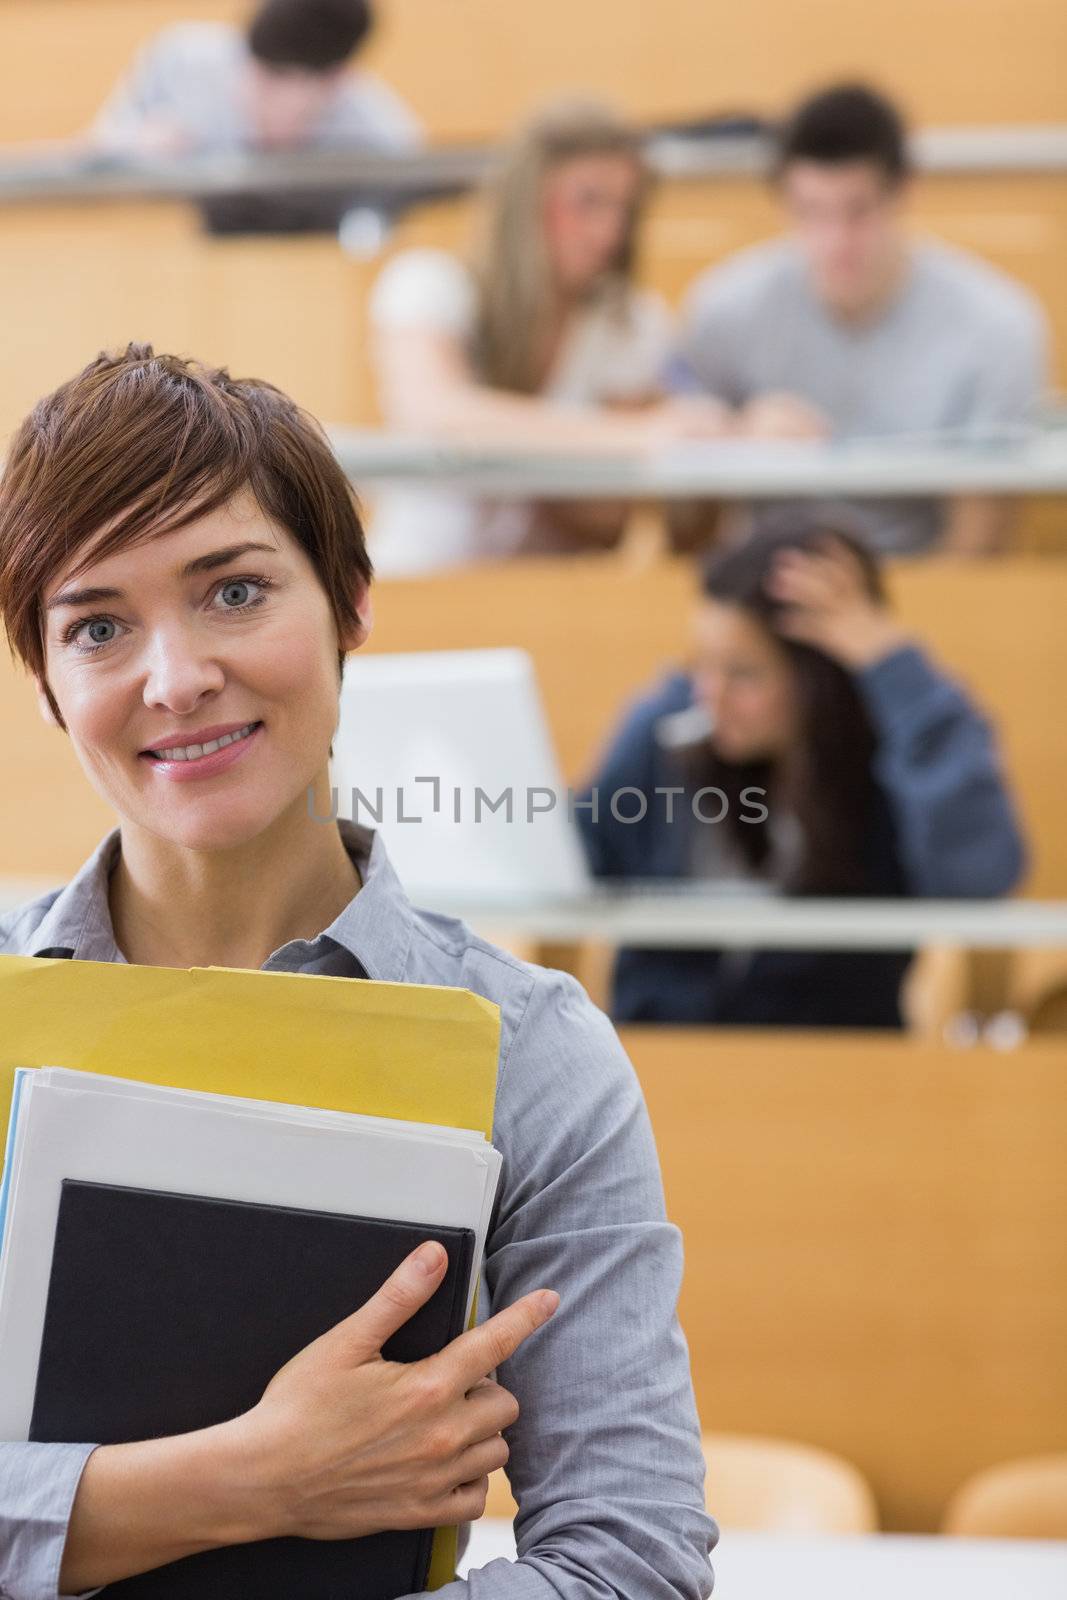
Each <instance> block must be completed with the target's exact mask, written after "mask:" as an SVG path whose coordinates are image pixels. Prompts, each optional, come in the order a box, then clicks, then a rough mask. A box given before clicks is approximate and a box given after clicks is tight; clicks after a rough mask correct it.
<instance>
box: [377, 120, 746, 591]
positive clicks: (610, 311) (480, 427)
mask: <svg viewBox="0 0 1067 1600" xmlns="http://www.w3.org/2000/svg"><path fill="white" fill-rule="evenodd" d="M648 186H649V175H648V172H647V170H646V168H645V165H644V162H643V160H642V156H641V147H640V141H639V138H638V136H637V135H636V134H635V133H634V132H632V131H631V130H630V129H629V128H628V127H627V126H626V125H625V124H624V123H623V122H621V121H620V120H619V119H618V118H617V117H616V116H615V115H614V114H613V113H612V112H611V111H608V110H606V109H604V108H603V107H600V106H597V105H588V104H584V103H577V102H570V103H566V104H557V105H555V106H553V107H551V108H549V109H548V110H546V111H544V112H542V113H541V115H539V116H538V117H536V118H535V119H534V120H533V121H532V122H531V123H530V124H529V125H528V126H527V127H526V128H524V129H523V130H522V131H521V132H520V133H519V135H518V137H517V138H516V139H515V141H514V142H513V144H512V145H511V147H510V149H509V150H508V151H507V152H506V153H505V156H504V160H503V163H502V167H501V169H500V171H499V175H498V177H497V179H496V182H495V184H494V185H493V187H492V189H491V191H490V193H489V196H488V198H487V202H486V206H485V214H484V217H483V228H482V238H481V243H480V248H479V249H478V251H477V253H476V254H475V256H474V257H473V259H472V260H471V261H469V262H468V261H465V260H461V259H459V258H458V257H456V256H453V255H450V254H448V253H447V252H445V251H442V250H429V249H417V250H416V249H412V250H407V251H404V252H402V253H401V254H399V255H397V256H394V258H393V259H392V260H391V261H390V262H389V263H388V265H387V266H386V267H385V268H384V270H383V271H382V273H381V275H380V276H379V279H378V282H377V284H376V285H375V288H374V291H373V295H372V298H371V304H370V319H371V326H372V333H373V338H374V353H375V360H376V367H377V377H378V386H379V400H380V404H381V410H382V413H383V416H384V419H385V421H386V423H387V424H388V425H390V426H392V427H393V428H396V429H398V430H400V431H403V432H407V433H413V434H420V435H431V436H433V437H436V438H440V439H446V440H449V441H452V442H464V441H467V442H474V443H477V444H486V443H491V444H493V445H495V446H501V445H504V446H507V445H515V446H516V447H518V448H521V449H536V448H541V449H544V450H549V451H551V450H557V451H558V450H561V449H562V450H566V449H571V448H574V447H582V446H584V447H585V448H587V449H590V450H610V449H619V450H624V451H630V452H632V451H634V450H640V449H643V448H645V447H648V446H654V445H655V444H657V443H662V442H667V441H670V440H671V439H676V438H681V437H685V436H687V435H692V434H697V435H703V436H709V435H710V436H714V435H717V434H718V433H720V432H721V431H723V429H724V427H726V426H727V424H726V420H725V408H723V407H722V406H720V405H718V404H716V403H714V402H711V401H708V400H697V401H694V400H693V399H688V400H684V399H683V400H679V399H673V400H672V399H666V398H664V397H663V394H662V387H661V374H662V370H663V367H664V363H665V360H666V358H667V354H668V351H669V349H670V343H671V338H672V324H671V317H670V313H669V312H668V309H667V306H666V304H665V302H664V301H663V300H661V299H660V298H659V296H657V295H654V294H651V293H649V292H647V291H643V290H638V289H637V288H635V287H634V283H633V272H634V258H635V254H636V247H637V235H638V229H639V225H640V219H641V214H642V208H643V205H644V201H645V197H646V194H647V191H648ZM623 517H624V511H623V509H622V508H621V507H620V506H618V505H611V506H605V505H601V504H594V505H589V504H583V505H566V506H563V505H560V504H558V503H557V504H556V505H554V506H553V507H552V508H551V510H550V511H549V510H547V509H546V508H544V507H537V508H535V507H533V506H530V505H528V504H515V503H507V504H503V503H501V502H496V503H493V504H485V503H481V504H479V503H476V502H473V501H470V500H467V499H465V498H463V497H461V496H457V495H448V496H446V495H444V494H438V493H433V494H431V493H428V492H426V491H419V490H410V489H405V490H399V489H398V490H393V491H390V492H389V493H388V494H383V495H382V496H381V497H380V499H379V501H378V504H377V506H376V508H375V515H374V519H373V526H372V534H371V551H372V554H373V557H374V563H375V567H376V569H377V571H378V572H379V573H380V574H382V575H386V574H389V573H394V574H395V573H399V572H415V571H420V570H424V569H429V568H435V567H447V566H451V565H457V564H460V563H463V562H466V561H472V560H476V559H480V558H481V559H484V558H493V557H503V556H509V555H512V554H515V553H518V552H520V551H521V552H529V551H533V550H536V551H546V550H576V549H583V548H587V547H590V546H593V547H596V546H602V545H604V544H610V543H612V542H613V541H614V540H615V539H616V538H617V537H618V535H619V532H620V530H621V526H622V522H623Z"/></svg>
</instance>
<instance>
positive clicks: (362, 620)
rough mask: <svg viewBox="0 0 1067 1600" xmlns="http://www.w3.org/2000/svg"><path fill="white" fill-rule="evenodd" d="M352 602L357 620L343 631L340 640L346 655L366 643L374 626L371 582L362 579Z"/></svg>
mask: <svg viewBox="0 0 1067 1600" xmlns="http://www.w3.org/2000/svg"><path fill="white" fill-rule="evenodd" d="M352 603H353V609H354V610H355V613H356V618H357V620H356V622H355V623H353V625H352V626H351V627H350V628H348V629H346V630H345V631H344V632H343V633H342V635H341V638H340V641H339V642H340V647H341V649H342V650H343V651H344V652H345V654H346V655H347V654H348V652H349V651H350V650H358V649H359V647H360V645H363V644H366V642H367V640H368V639H369V638H370V633H371V629H372V628H373V626H374V602H373V600H372V599H371V592H370V584H369V583H367V582H366V581H365V580H362V581H361V582H360V583H359V584H358V585H357V587H356V589H355V590H354V592H353V595H352Z"/></svg>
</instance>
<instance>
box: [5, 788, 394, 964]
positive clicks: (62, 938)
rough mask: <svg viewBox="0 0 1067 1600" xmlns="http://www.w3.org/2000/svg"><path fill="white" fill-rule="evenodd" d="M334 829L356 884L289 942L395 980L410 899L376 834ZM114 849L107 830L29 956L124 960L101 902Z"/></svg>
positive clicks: (116, 844) (353, 826)
mask: <svg viewBox="0 0 1067 1600" xmlns="http://www.w3.org/2000/svg"><path fill="white" fill-rule="evenodd" d="M337 826H338V828H339V829H340V832H341V838H342V840H343V841H344V845H345V848H346V850H347V851H348V853H349V855H350V856H351V857H352V860H353V861H354V863H355V865H356V867H357V869H358V871H359V875H360V878H361V880H362V884H363V887H362V888H361V889H359V890H357V892H356V893H355V894H354V895H353V897H352V899H351V900H350V901H349V902H348V904H347V905H346V906H345V907H344V909H343V910H342V911H341V912H340V913H339V915H338V916H336V917H335V918H334V920H333V921H332V922H331V923H330V925H329V927H327V928H324V929H323V931H322V933H320V934H319V935H318V936H317V938H315V939H312V940H294V941H291V943H292V945H293V946H297V947H304V948H306V949H307V950H308V951H309V954H310V952H311V951H313V950H314V948H315V947H316V946H318V945H319V944H320V941H322V940H325V939H330V940H332V941H333V943H334V944H336V945H340V946H341V947H342V948H343V949H345V950H347V951H348V952H349V954H350V955H351V956H352V957H353V959H354V960H355V961H356V963H357V964H358V965H359V966H360V967H362V968H363V970H364V971H365V972H366V974H367V976H368V977H369V978H374V979H377V980H378V981H380V982H382V983H402V982H403V981H404V975H405V972H406V970H407V965H408V953H409V951H410V948H411V938H412V930H413V926H414V912H413V909H412V906H411V902H410V901H409V900H408V898H407V895H406V894H405V893H404V890H403V888H402V887H401V884H400V880H399V878H398V877H397V875H396V872H395V871H394V869H393V864H392V862H391V861H390V860H389V856H388V853H387V851H386V848H385V842H384V840H383V839H382V836H381V834H380V833H378V832H377V831H376V830H375V829H373V828H364V827H361V826H360V825H359V824H357V823H355V822H353V821H352V820H351V819H350V818H347V817H338V818H337ZM121 847H122V835H121V832H120V830H119V829H118V828H112V830H111V832H110V833H109V834H107V835H105V837H104V838H103V839H101V841H100V843H99V844H98V845H97V847H96V849H95V850H94V851H93V853H92V855H91V856H90V857H89V859H88V860H87V861H86V862H84V864H83V865H82V866H81V867H80V868H79V869H78V871H77V873H76V874H75V876H74V877H73V878H72V879H71V880H70V882H69V883H68V884H66V885H65V886H64V888H62V889H61V890H60V892H59V894H58V895H57V896H56V898H55V900H54V901H53V902H52V904H51V906H49V908H48V910H47V911H46V912H45V915H44V916H43V917H42V919H41V922H40V923H39V925H38V928H37V931H36V934H35V936H34V940H33V954H34V955H45V954H48V953H55V952H56V951H58V950H63V951H67V950H69V951H70V952H71V954H72V956H73V957H74V959H75V960H77V961H125V960H126V957H125V956H124V955H123V954H122V951H121V950H120V949H119V948H118V946H117V944H116V943H115V932H114V928H113V927H112V923H111V907H110V905H109V902H108V881H109V879H110V876H111V872H112V869H113V868H114V866H115V863H116V862H117V860H118V858H119V852H120V850H121ZM283 948H285V949H289V948H290V947H289V946H285V947H283ZM274 954H278V952H274Z"/></svg>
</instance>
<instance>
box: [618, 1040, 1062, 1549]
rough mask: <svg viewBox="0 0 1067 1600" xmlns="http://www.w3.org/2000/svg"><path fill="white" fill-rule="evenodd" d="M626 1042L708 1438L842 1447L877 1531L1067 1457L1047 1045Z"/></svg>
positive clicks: (1058, 1150)
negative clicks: (679, 1254) (733, 1436)
mask: <svg viewBox="0 0 1067 1600" xmlns="http://www.w3.org/2000/svg"><path fill="white" fill-rule="evenodd" d="M623 1042H624V1043H625V1045H626V1047H627V1049H628V1050H629V1052H630V1055H631V1057H632V1059H633V1061H634V1063H635V1065H636V1068H637V1071H638V1075H639V1077H640V1079H641V1083H642V1085H643V1088H644V1091H645V1095H646V1098H647V1101H648V1105H649V1110H650V1113H651V1118H652V1125H653V1129H654V1131H655V1135H656V1140H657V1144H658V1148H659V1156H660V1163H661V1166H662V1169H663V1174H664V1182H665V1189H666V1196H667V1206H668V1212H669V1214H670V1216H671V1219H672V1220H673V1221H674V1222H675V1223H677V1224H678V1225H679V1226H680V1227H681V1229H682V1231H683V1235H684V1240H685V1258H686V1270H685V1282H684V1287H683V1292H682V1298H681V1306H680V1314H681V1318H682V1324H683V1327H684V1329H685V1332H686V1335H687V1338H688V1341H689V1347H690V1353H691V1360H692V1366H693V1374H694V1382H695V1387H696V1391H697V1399H698V1404H699V1406H700V1411H701V1418H702V1422H703V1425H704V1427H705V1428H708V1429H716V1430H727V1431H732V1430H739V1431H750V1432H755V1433H768V1434H780V1435H784V1436H786V1437H792V1438H797V1439H803V1440H807V1441H808V1442H810V1443H812V1444H817V1445H823V1446H825V1447H827V1448H829V1449H831V1450H837V1451H840V1452H841V1453H842V1454H843V1455H845V1456H847V1457H848V1458H849V1459H851V1460H853V1461H855V1462H856V1464H857V1466H859V1467H860V1468H861V1469H862V1470H863V1471H864V1472H865V1473H866V1474H867V1475H868V1477H869V1478H870V1481H871V1483H872V1485H873V1487H874V1490H875V1494H876V1496H877V1499H878V1502H879V1507H880V1510H881V1513H882V1518H883V1522H884V1524H885V1526H886V1527H888V1528H890V1529H896V1530H903V1529H909V1530H916V1529H922V1530H932V1529H934V1528H936V1527H937V1525H938V1521H939V1518H940V1513H941V1510H942V1508H943V1506H944V1504H945V1502H946V1500H947V1499H948V1497H949V1495H950V1494H951V1492H952V1491H953V1489H954V1488H956V1487H957V1486H958V1485H959V1484H960V1483H961V1482H962V1481H963V1479H964V1478H965V1477H967V1476H968V1475H969V1474H970V1473H972V1472H974V1471H976V1470H978V1469H979V1468H982V1467H985V1466H987V1465H990V1464H992V1463H993V1462H995V1461H1000V1460H1003V1459H1005V1458H1007V1457H1010V1456H1015V1455H1025V1454H1029V1453H1038V1452H1043V1451H1049V1450H1061V1451H1062V1450H1065V1449H1067V1367H1065V1365H1064V1362H1063V1350H1064V1348H1065V1347H1067V1165H1065V1164H1064V1162H1063V1149H1064V1145H1065V1141H1067V1096H1065V1094H1064V1072H1065V1069H1067V1060H1065V1055H1064V1050H1063V1047H1062V1046H1053V1045H1050V1044H1041V1045H1037V1044H1031V1045H1028V1046H1027V1047H1026V1048H1024V1049H1022V1050H1018V1051H1014V1052H1011V1053H1009V1054H1007V1055H1005V1054H998V1053H997V1052H995V1051H988V1050H980V1051H955V1052H954V1051H951V1050H948V1049H945V1048H944V1047H938V1046H934V1045H917V1044H915V1043H912V1042H909V1041H904V1040H890V1039H885V1038H874V1039H871V1038H868V1037H862V1036H860V1035H852V1036H849V1035H845V1036H844V1037H842V1036H840V1035H838V1036H829V1035H825V1034H823V1035H818V1034H816V1035H813V1036H811V1037H810V1038H802V1037H799V1036H797V1035H796V1034H793V1035H789V1034H784V1033H783V1034H774V1033H771V1034H755V1033H751V1032H749V1033H730V1032H712V1033H709V1032H705V1031H702V1030H699V1029H678V1030H674V1029H639V1028H628V1029H624V1030H623ZM712 1510H713V1511H714V1506H713V1507H712Z"/></svg>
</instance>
